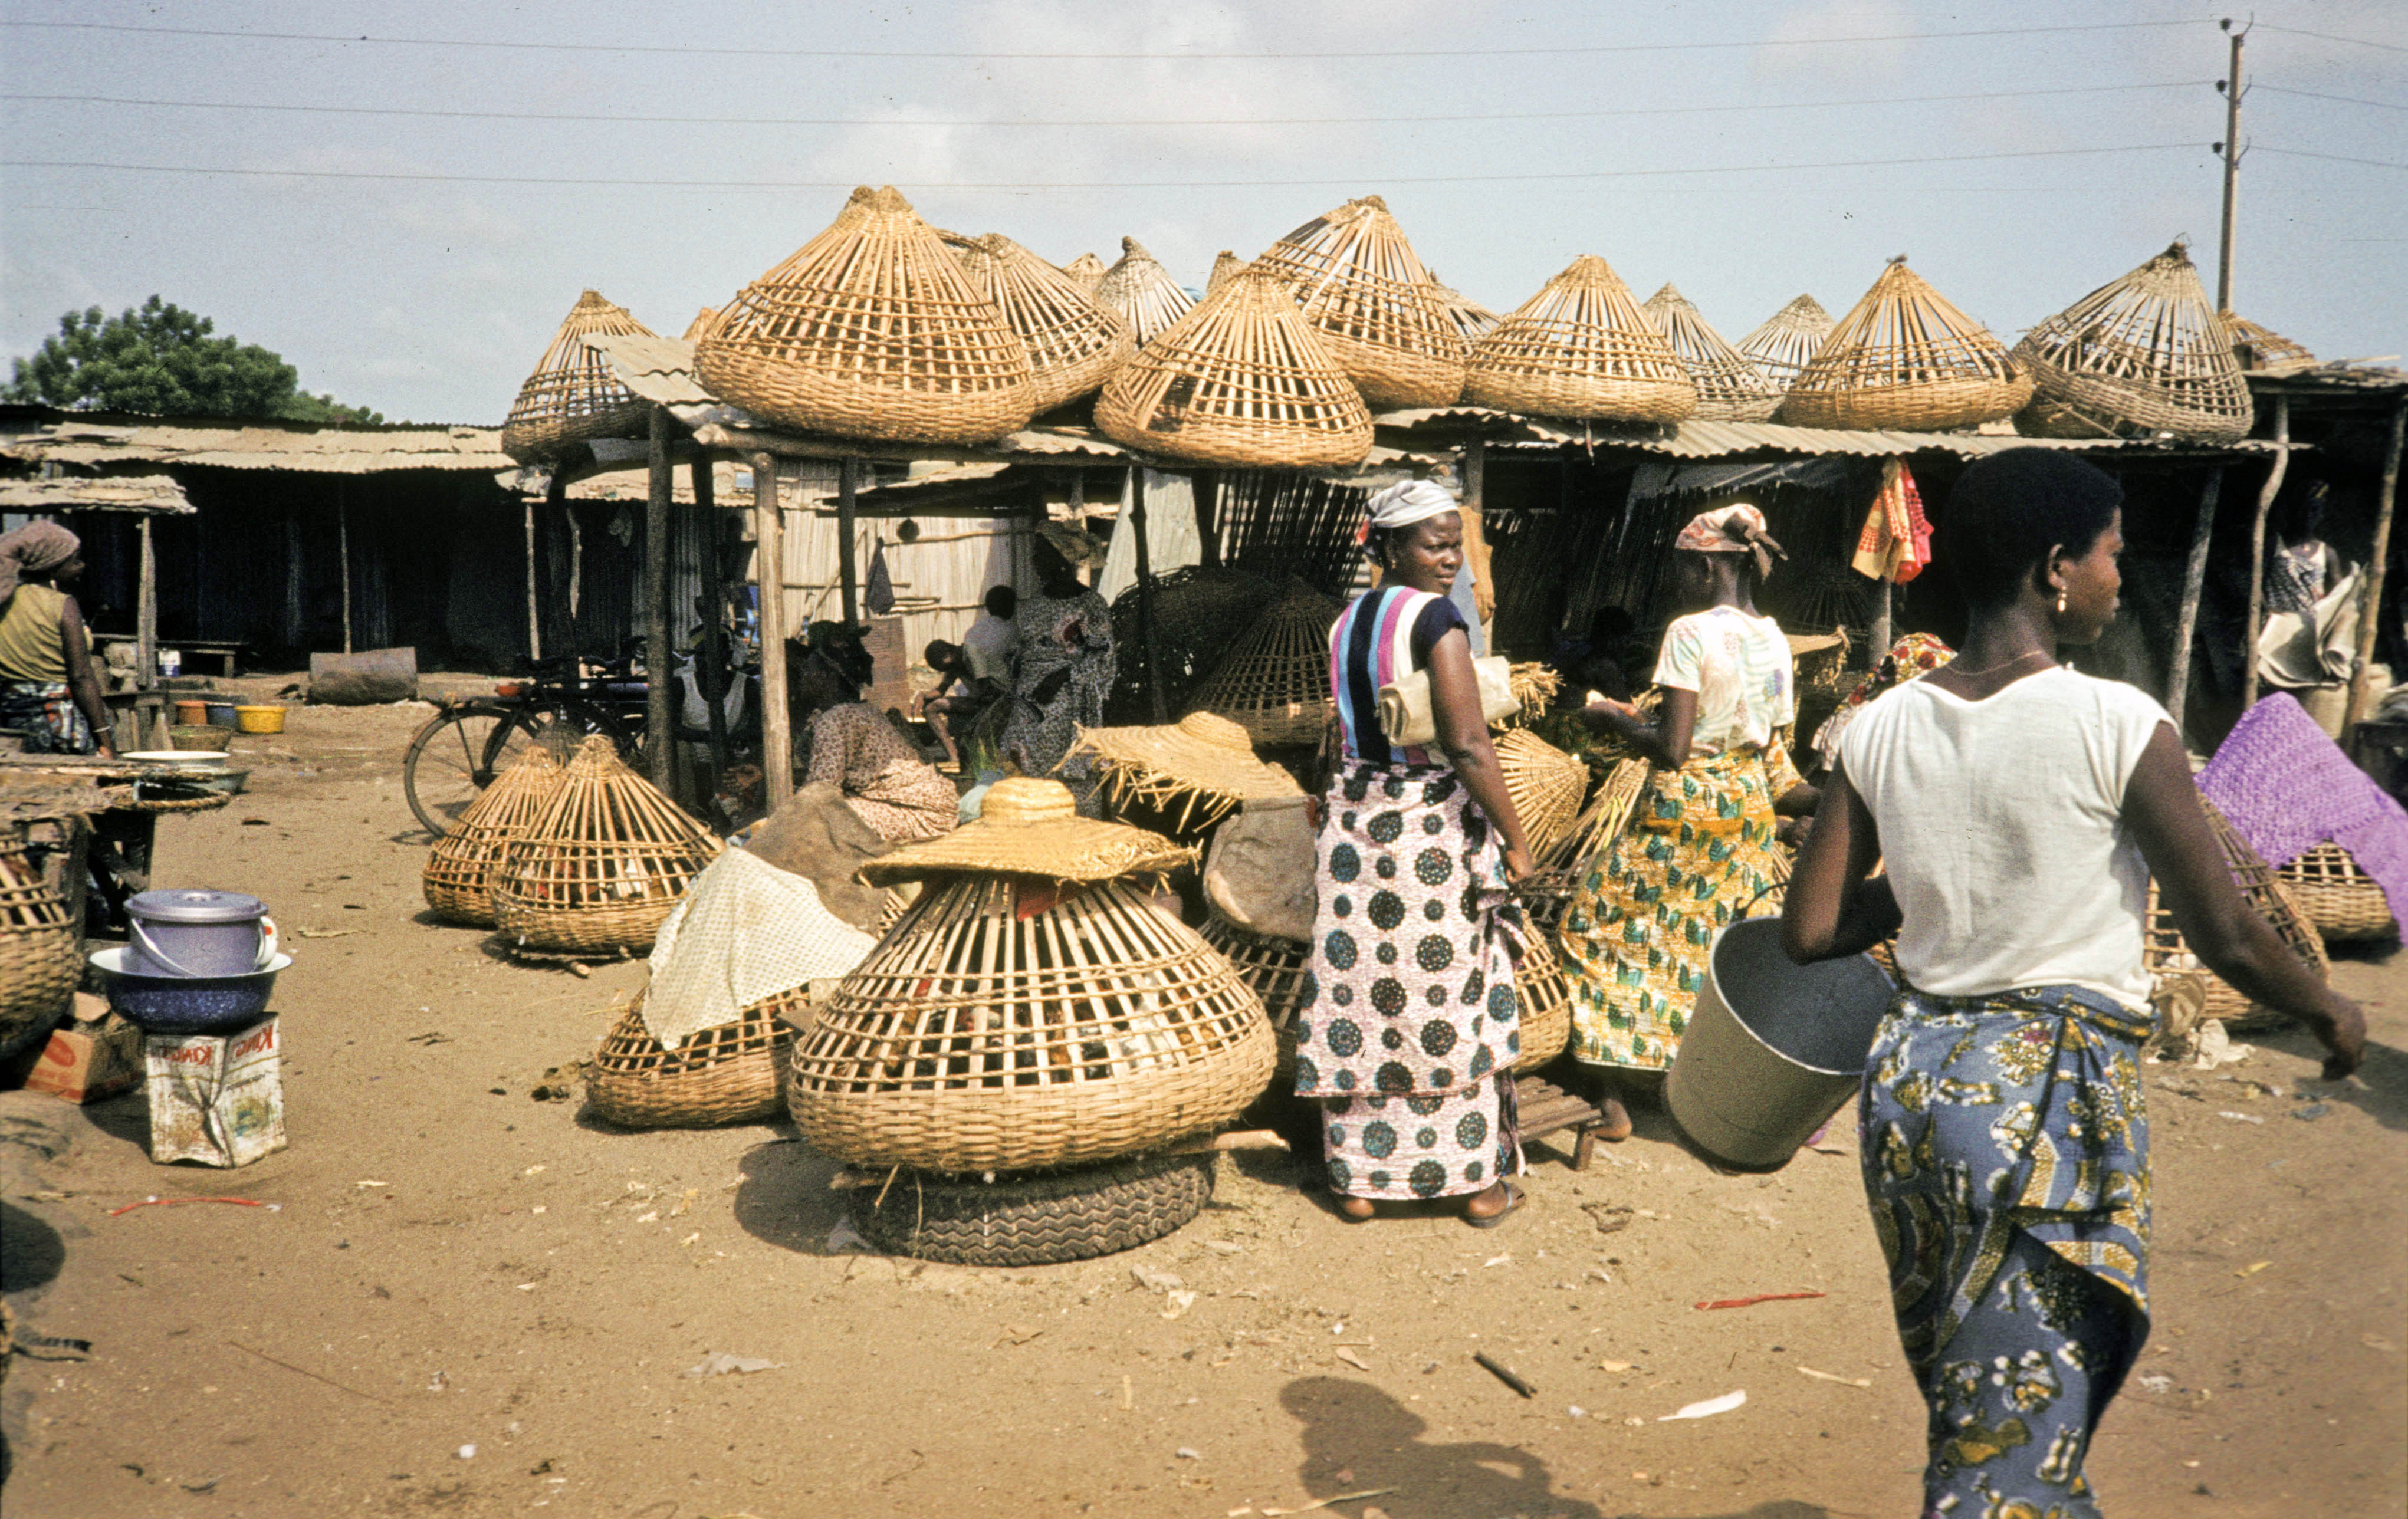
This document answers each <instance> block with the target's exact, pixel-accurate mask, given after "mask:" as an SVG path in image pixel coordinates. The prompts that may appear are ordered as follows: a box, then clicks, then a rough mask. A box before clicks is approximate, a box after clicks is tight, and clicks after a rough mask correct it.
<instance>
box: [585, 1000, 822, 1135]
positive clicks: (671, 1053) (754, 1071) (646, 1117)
mask: <svg viewBox="0 0 2408 1519" xmlns="http://www.w3.org/2000/svg"><path fill="white" fill-rule="evenodd" d="M808 1001H809V993H808V991H807V989H805V988H803V987H799V986H798V987H796V988H795V990H793V991H791V992H788V993H785V994H784V995H782V996H775V997H771V998H769V999H767V1001H763V1002H756V1003H754V1004H753V1005H752V1006H751V1007H749V1008H746V1009H745V1010H743V1011H742V1012H741V1013H739V1014H738V1016H737V1019H736V1021H735V1022H734V1023H729V1024H721V1025H718V1026H717V1027H714V1028H705V1029H700V1030H698V1031H696V1032H695V1033H694V1034H692V1035H689V1036H688V1037H687V1038H686V1039H685V1041H684V1042H683V1043H681V1044H680V1045H679V1046H678V1047H677V1048H676V1049H674V1050H670V1049H666V1048H664V1047H663V1046H662V1044H661V1041H660V1040H658V1039H654V1038H652V1030H651V1029H649V1028H647V1027H645V1026H644V1001H643V998H642V996H638V997H637V998H636V1005H635V1006H634V1007H632V1008H630V1009H628V1010H627V1015H626V1016H625V1017H624V1018H622V1019H620V1020H619V1022H618V1024H617V1025H615V1026H613V1027H612V1028H611V1030H610V1032H609V1034H608V1035H607V1036H605V1037H604V1038H603V1040H602V1049H601V1051H600V1053H597V1054H596V1055H595V1057H594V1071H593V1074H592V1075H590V1076H588V1077H587V1078H586V1079H585V1097H586V1100H587V1101H588V1102H589V1103H591V1104H592V1105H593V1110H594V1116H595V1117H596V1118H599V1119H601V1120H603V1121H604V1122H605V1123H610V1124H616V1125H619V1126H620V1127H621V1128H709V1127H710V1126H712V1125H718V1124H751V1123H758V1122H760V1121H761V1120H763V1119H768V1118H775V1117H777V1116H778V1115H779V1113H781V1112H782V1111H784V1105H783V1103H781V1101H780V1099H779V1096H778V1063H779V1062H780V1061H781V1060H783V1059H784V1058H785V1057H786V1053H787V1049H788V1046H790V1045H791V1044H792V1043H793V1042H794V1036H793V1034H792V1033H791V1032H790V1031H789V1030H788V1028H787V1027H786V1025H785V1024H784V1023H783V1022H782V1021H781V1015H782V1014H784V1013H787V1012H789V1011H799V1010H801V1009H802V1008H803V1006H804V1005H805V1004H806V1003H807V1002H808Z"/></svg>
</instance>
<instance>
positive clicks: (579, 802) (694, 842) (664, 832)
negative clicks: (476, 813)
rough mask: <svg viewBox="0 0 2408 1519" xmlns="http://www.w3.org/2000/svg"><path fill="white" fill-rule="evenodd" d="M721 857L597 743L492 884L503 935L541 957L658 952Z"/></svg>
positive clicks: (607, 745) (605, 744) (581, 751)
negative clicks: (705, 871) (665, 930)
mask: <svg viewBox="0 0 2408 1519" xmlns="http://www.w3.org/2000/svg"><path fill="white" fill-rule="evenodd" d="M720 848H721V846H720V842H719V840H718V839H717V838H713V837H712V836H711V835H710V834H708V833H705V832H704V831H703V830H702V828H701V827H700V826H698V825H697V824H695V822H694V820H693V819H691V818H689V817H687V816H686V815H685V814H684V813H683V812H681V811H680V810H678V808H677V805H676V804H675V803H673V802H671V801H670V800H669V799H668V798H667V796H664V795H661V794H660V792H659V791H657V790H655V789H654V788H653V786H652V782H651V781H646V780H645V779H644V778H643V777H642V776H639V775H638V774H637V773H636V772H635V771H633V770H630V769H628V768H627V767H626V766H625V765H624V764H622V763H621V762H620V759H619V750H618V746H617V745H616V744H614V743H612V742H611V741H610V739H609V737H608V736H607V735H603V734H595V735H594V736H593V737H591V738H587V739H586V740H585V741H584V743H583V744H581V746H580V747H579V748H578V751H577V757H576V758H575V759H572V760H570V761H569V762H568V768H567V770H566V772H565V773H564V774H563V775H562V777H561V779H560V783H559V785H558V787H557V789H555V790H554V791H553V792H552V799H551V801H550V802H548V803H547V804H546V805H545V807H544V810H543V811H542V813H541V814H540V815H539V816H538V817H537V818H536V820H535V821H534V822H533V823H531V824H528V825H527V828H526V831H525V832H524V833H523V834H522V835H521V836H520V837H519V838H517V839H515V840H513V841H512V842H511V844H510V845H509V851H508V852H507V853H505V854H504V855H503V859H502V867H501V869H500V870H499V871H497V872H496V873H495V875H494V877H493V884H492V891H493V897H494V920H495V926H496V927H498V928H499V929H500V930H501V932H502V934H503V935H504V937H506V938H509V939H514V940H516V941H517V942H519V943H521V944H523V945H527V946H529V947H531V948H535V949H539V950H559V951H566V952H570V953H615V952H618V951H622V950H626V951H633V950H640V949H645V948H648V947H650V945H651V944H652V936H653V935H654V934H656V933H658V932H659V931H660V926H661V921H662V920H663V919H665V918H667V916H668V915H669V910H670V909H672V908H674V907H676V906H677V904H678V901H679V899H680V898H681V897H683V896H685V893H686V888H687V887H688V886H690V885H692V884H693V882H694V878H695V876H698V875H700V874H701V873H702V867H704V866H706V865H709V864H710V860H711V857H712V856H713V855H715V854H717V853H719V851H720Z"/></svg>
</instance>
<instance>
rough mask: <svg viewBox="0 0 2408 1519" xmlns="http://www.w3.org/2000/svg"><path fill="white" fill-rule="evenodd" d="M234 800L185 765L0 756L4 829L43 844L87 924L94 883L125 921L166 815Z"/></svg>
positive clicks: (52, 874) (60, 886)
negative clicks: (201, 783)
mask: <svg viewBox="0 0 2408 1519" xmlns="http://www.w3.org/2000/svg"><path fill="white" fill-rule="evenodd" d="M233 800H234V793H232V792H227V791H209V790H206V789H203V788H202V787H200V786H198V785H196V784H195V783H194V778H193V772H192V771H191V770H190V769H188V768H186V767H180V766H174V765H144V764H139V763H135V762H129V761H125V760H113V759H106V758H103V757H101V756H99V755H95V754H0V828H9V829H22V830H24V832H25V834H26V837H27V840H28V842H31V843H34V844H36V845H37V846H39V847H40V850H41V853H42V854H43V856H44V863H43V875H44V877H45V878H46V879H47V880H48V881H50V885H51V887H52V889H53V890H55V891H57V892H58V894H59V895H60V896H62V897H64V898H65V900H66V902H67V905H68V906H69V907H70V908H72V909H75V910H77V912H78V913H79V915H81V916H83V917H84V918H85V921H86V922H87V923H89V922H90V915H89V912H88V910H87V896H86V891H85V887H86V885H87V883H88V882H89V883H93V884H97V885H98V886H99V887H100V888H101V892H102V895H103V897H104V900H105V903H106V906H107V909H108V915H109V918H110V920H111V921H112V922H114V921H122V918H123V914H124V907H125V899H126V898H127V897H128V896H133V895H134V894H135V893H136V892H141V891H147V890H149V889H150V859H151V853H152V851H153V848H154V846H155V844H156V841H157V834H158V826H159V817H160V815H161V814H162V813H168V812H213V811H215V810H218V809H219V808H222V807H224V806H225V805H226V804H227V803H229V802H231V801H233ZM86 867H89V868H86Z"/></svg>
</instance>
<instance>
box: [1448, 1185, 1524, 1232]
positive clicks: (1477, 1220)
mask: <svg viewBox="0 0 2408 1519" xmlns="http://www.w3.org/2000/svg"><path fill="white" fill-rule="evenodd" d="M1503 1185H1504V1188H1505V1206H1504V1207H1502V1208H1499V1209H1498V1210H1497V1211H1495V1212H1493V1213H1491V1214H1489V1215H1488V1216H1487V1217H1485V1218H1482V1217H1479V1216H1478V1215H1476V1214H1474V1213H1472V1212H1470V1211H1466V1212H1465V1213H1464V1215H1463V1221H1464V1222H1465V1223H1466V1224H1469V1225H1471V1226H1472V1227H1473V1228H1475V1229H1493V1228H1495V1227H1497V1225H1499V1224H1502V1223H1504V1222H1505V1221H1506V1220H1507V1219H1509V1218H1512V1216H1513V1215H1514V1213H1515V1212H1517V1211H1520V1209H1521V1207H1522V1204H1523V1203H1524V1201H1526V1200H1527V1199H1526V1197H1525V1196H1524V1194H1523V1191H1522V1187H1521V1183H1519V1182H1514V1181H1512V1180H1510V1179H1509V1180H1507V1181H1506V1182H1504V1183H1503Z"/></svg>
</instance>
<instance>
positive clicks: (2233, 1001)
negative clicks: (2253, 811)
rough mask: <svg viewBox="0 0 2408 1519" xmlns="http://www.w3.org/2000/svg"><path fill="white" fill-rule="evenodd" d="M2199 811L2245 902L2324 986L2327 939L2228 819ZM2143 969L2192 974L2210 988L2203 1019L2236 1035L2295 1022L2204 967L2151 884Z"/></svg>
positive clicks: (2206, 805) (2204, 804)
mask: <svg viewBox="0 0 2408 1519" xmlns="http://www.w3.org/2000/svg"><path fill="white" fill-rule="evenodd" d="M2200 807H2201V808H2203V809H2204V810H2206V812H2207V821H2208V824H2209V825H2210V826H2211V827H2212V828H2213V829H2214V832H2215V841H2216V843H2217V845H2218V846H2219V847H2220V848H2222V850H2223V851H2224V865H2225V868H2227V869H2229V870H2230V871H2231V872H2232V882H2233V884H2234V885H2236V886H2239V887H2240V888H2241V895H2242V897H2243V899H2244V900H2245V901H2247V902H2248V904H2249V905H2250V906H2251V907H2252V908H2254V909H2256V910H2257V913H2258V915H2259V916H2261V917H2263V918H2264V919H2265V920H2266V922H2267V923H2268V924H2271V925H2272V927H2273V930H2274V934H2275V937H2276V938H2278V939H2281V940H2282V941H2283V943H2284V944H2285V946H2286V947H2287V948H2288V949H2289V950H2290V952H2291V953H2294V954H2296V955H2298V956H2299V957H2300V961H2301V963H2302V964H2304V965H2306V966H2307V967H2308V968H2309V969H2310V970H2312V971H2314V972H2315V977H2316V980H2318V981H2323V980H2325V979H2326V977H2327V975H2328V973H2329V970H2330V969H2331V962H2330V961H2329V960H2328V959H2326V957H2325V946H2324V939H2323V936H2322V935H2320V934H2318V933H2317V932H2316V930H2315V926H2314V925H2313V924H2310V923H2309V921H2308V919H2307V916H2306V914H2305V913H2304V912H2302V911H2301V910H2300V904H2299V903H2298V902H2296V901H2294V900H2293V899H2292V897H2291V895H2290V893H2289V892H2287V891H2286V890H2285V889H2284V887H2283V882H2282V881H2281V879H2280V878H2279V877H2278V876H2277V875H2276V873H2275V871H2274V869H2273V867H2272V866H2269V865H2268V864H2267V863H2266V862H2265V861H2264V860H2263V859H2261V858H2259V857H2258V854H2257V851H2256V850H2254V849H2251V848H2250V847H2249V844H2248V842H2247V840H2245V839H2243V838H2242V837H2241V835H2240V833H2239V831H2238V830H2236V829H2235V828H2234V827H2233V826H2232V824H2230V823H2229V822H2227V821H2225V817H2224V814H2223V813H2222V812H2220V811H2218V810H2216V808H2215V805H2214V803H2212V802H2210V801H2208V800H2207V799H2206V798H2204V797H2202V798H2200ZM2141 965H2142V967H2143V968H2144V969H2146V970H2147V971H2148V972H2149V973H2150V974H2151V975H2153V976H2157V975H2166V974H2169V973H2171V972H2175V971H2191V972H2194V973H2196V974H2197V975H2198V976H2199V978H2200V980H2201V981H2202V982H2205V983H2206V985H2207V1009H2206V1011H2205V1013H2204V1014H2203V1016H2205V1017H2209V1018H2221V1019H2222V1020H2224V1024H2225V1026H2226V1027H2228V1028H2229V1029H2231V1030H2233V1031H2234V1032H2236V1033H2242V1032H2249V1031H2259V1030H2265V1029H2272V1028H2282V1027H2286V1026H2287V1025H2289V1023H2290V1020H2289V1019H2288V1018H2286V1017H2284V1016H2283V1015H2282V1014H2280V1013H2278V1012H2275V1011H2273V1010H2272V1009H2268V1008H2263V1007H2260V1006H2258V1005H2257V1004H2256V1003H2254V1002H2251V1001H2250V1000H2249V998H2248V997H2246V996H2243V995H2242V993H2241V991H2240V989H2239V988H2237V987H2235V986H2234V985H2233V984H2232V983H2231V982H2228V981H2226V980H2225V979H2224V978H2223V977H2221V976H2218V975H2216V974H2215V973H2214V971H2212V970H2210V969H2208V968H2207V967H2206V966H2205V965H2203V964H2201V963H2200V958H2199V956H2198V955H2196V954H2193V953H2191V949H2190V946H2189V945H2188V944H2187V943H2186V942H2185V941H2184V939H2183V936H2182V929H2181V928H2180V927H2179V926H2177V925H2176V924H2175V923H2174V916H2173V914H2172V913H2171V912H2170V911H2168V910H2166V907H2165V905H2164V903H2163V902H2162V901H2160V900H2159V898H2158V894H2157V882H2156V881H2150V882H2149V911H2148V917H2147V927H2146V931H2145V933H2144V935H2143V939H2142V944H2141Z"/></svg>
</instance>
